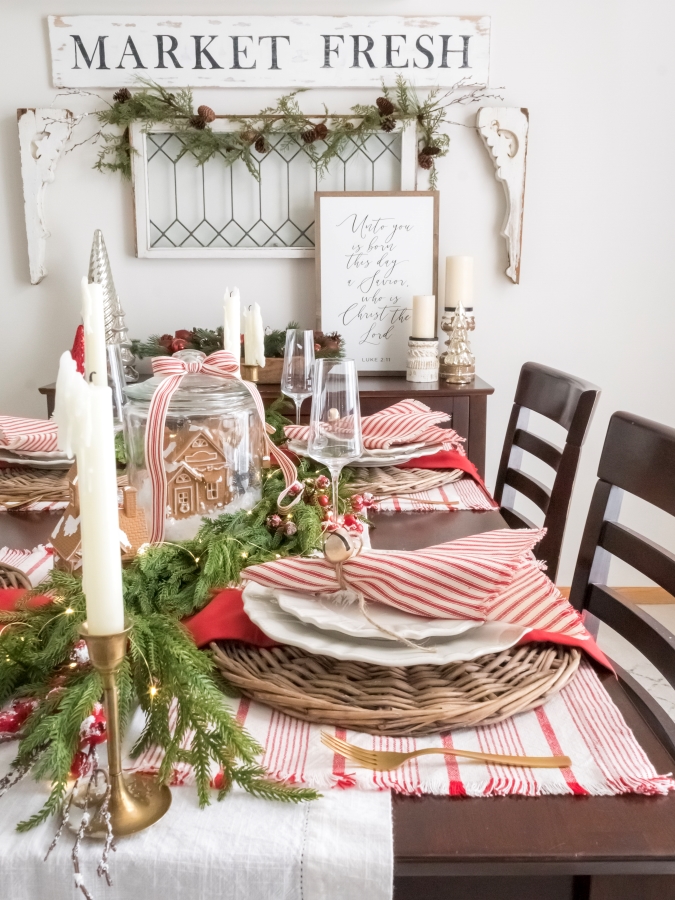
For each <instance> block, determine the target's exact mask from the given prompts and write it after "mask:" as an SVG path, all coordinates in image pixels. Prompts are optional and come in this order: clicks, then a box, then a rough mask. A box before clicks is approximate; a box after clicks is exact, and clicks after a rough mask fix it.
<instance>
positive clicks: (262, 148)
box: [253, 134, 270, 153]
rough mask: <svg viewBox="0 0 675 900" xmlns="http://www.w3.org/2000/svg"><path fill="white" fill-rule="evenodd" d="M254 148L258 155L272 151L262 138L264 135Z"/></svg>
mask: <svg viewBox="0 0 675 900" xmlns="http://www.w3.org/2000/svg"><path fill="white" fill-rule="evenodd" d="M253 146H254V147H255V149H256V150H257V151H258V153H269V151H270V147H269V144H268V143H267V141H266V140H265V138H264V137H263V136H262V134H261V135H260V137H259V138H258V139H257V140H256V142H255V144H254V145H253Z"/></svg>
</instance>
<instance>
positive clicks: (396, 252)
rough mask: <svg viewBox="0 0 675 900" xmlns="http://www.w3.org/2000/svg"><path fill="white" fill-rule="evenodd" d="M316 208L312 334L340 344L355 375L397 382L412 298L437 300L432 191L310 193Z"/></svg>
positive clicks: (436, 209)
mask: <svg viewBox="0 0 675 900" xmlns="http://www.w3.org/2000/svg"><path fill="white" fill-rule="evenodd" d="M315 204H316V205H315V221H316V249H317V255H316V297H317V328H318V329H319V330H322V331H324V332H326V333H331V332H333V331H337V332H338V333H339V334H340V335H341V336H342V337H343V339H344V342H345V353H346V356H347V357H349V358H351V359H355V360H356V365H357V369H358V371H359V373H360V374H364V375H366V374H369V375H373V374H380V375H404V374H405V369H406V355H407V346H408V338H409V337H410V328H411V324H412V298H413V296H414V295H416V294H422V295H429V294H433V295H434V296H436V297H437V296H438V221H439V193H438V191H370V192H363V191H344V192H337V191H327V192H324V191H317V193H316V195H315ZM361 276H363V277H361ZM436 328H438V312H437V314H436Z"/></svg>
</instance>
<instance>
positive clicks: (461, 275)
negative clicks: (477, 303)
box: [445, 256, 474, 309]
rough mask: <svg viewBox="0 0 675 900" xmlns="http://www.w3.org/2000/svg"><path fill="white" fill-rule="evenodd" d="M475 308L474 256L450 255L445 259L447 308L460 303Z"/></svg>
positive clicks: (453, 307) (467, 307) (468, 307)
mask: <svg viewBox="0 0 675 900" xmlns="http://www.w3.org/2000/svg"><path fill="white" fill-rule="evenodd" d="M460 303H461V304H462V306H463V307H464V309H473V307H474V303H473V256H448V257H447V258H446V260H445V308H446V309H455V308H456V307H457V306H459V304H460Z"/></svg>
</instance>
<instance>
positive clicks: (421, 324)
mask: <svg viewBox="0 0 675 900" xmlns="http://www.w3.org/2000/svg"><path fill="white" fill-rule="evenodd" d="M410 337H412V338H418V339H420V340H421V339H422V338H435V337H436V298H435V297H434V296H433V295H431V294H429V295H424V294H422V295H416V296H414V297H413V306H412V332H411V334H410Z"/></svg>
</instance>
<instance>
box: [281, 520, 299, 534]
mask: <svg viewBox="0 0 675 900" xmlns="http://www.w3.org/2000/svg"><path fill="white" fill-rule="evenodd" d="M297 533H298V526H297V525H296V524H295V522H286V523H285V525H284V534H285V535H286V537H293V535H294V534H297Z"/></svg>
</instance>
